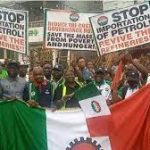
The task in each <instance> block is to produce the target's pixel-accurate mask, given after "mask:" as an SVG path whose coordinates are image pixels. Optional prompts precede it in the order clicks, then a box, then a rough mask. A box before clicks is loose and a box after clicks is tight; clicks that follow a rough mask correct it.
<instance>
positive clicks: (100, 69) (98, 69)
mask: <svg viewBox="0 0 150 150" xmlns="http://www.w3.org/2000/svg"><path fill="white" fill-rule="evenodd" d="M95 73H96V74H98V73H101V74H104V73H105V70H104V69H103V68H102V67H99V68H97V69H96V70H95Z"/></svg>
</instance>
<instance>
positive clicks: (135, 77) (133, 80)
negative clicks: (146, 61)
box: [121, 70, 141, 99]
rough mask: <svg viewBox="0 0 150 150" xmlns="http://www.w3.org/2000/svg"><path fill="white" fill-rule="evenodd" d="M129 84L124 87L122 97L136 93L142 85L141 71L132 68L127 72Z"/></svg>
mask: <svg viewBox="0 0 150 150" xmlns="http://www.w3.org/2000/svg"><path fill="white" fill-rule="evenodd" d="M126 79H127V84H126V85H124V87H123V88H122V96H121V97H122V99H125V98H127V97H129V96H131V95H132V94H133V93H135V92H136V91H137V90H139V88H140V87H141V84H140V78H139V73H138V72H137V71H135V70H130V71H128V72H127V73H126Z"/></svg>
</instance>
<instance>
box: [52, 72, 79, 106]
mask: <svg viewBox="0 0 150 150" xmlns="http://www.w3.org/2000/svg"><path fill="white" fill-rule="evenodd" d="M64 78H65V82H64V83H63V84H60V85H59V86H58V87H57V88H56V90H55V96H54V100H55V104H56V106H57V108H62V107H63V108H72V107H79V104H78V101H77V100H76V99H75V98H74V97H73V94H74V92H75V91H76V90H78V89H79V88H81V87H82V85H81V84H80V83H79V82H76V81H75V74H74V72H73V70H67V71H66V72H65V74H64Z"/></svg>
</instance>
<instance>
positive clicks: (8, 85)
mask: <svg viewBox="0 0 150 150" xmlns="http://www.w3.org/2000/svg"><path fill="white" fill-rule="evenodd" d="M25 86H26V81H24V80H22V79H21V78H19V77H17V78H16V79H12V78H10V77H7V78H6V79H2V80H0V98H2V99H9V98H11V97H16V98H17V99H23V92H24V89H25Z"/></svg>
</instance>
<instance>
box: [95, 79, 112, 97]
mask: <svg viewBox="0 0 150 150" xmlns="http://www.w3.org/2000/svg"><path fill="white" fill-rule="evenodd" d="M96 87H97V89H98V90H99V91H100V92H101V94H102V96H103V97H104V99H105V100H112V96H111V87H110V85H109V84H107V83H106V82H105V81H104V83H103V84H102V85H100V86H96Z"/></svg>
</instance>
